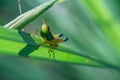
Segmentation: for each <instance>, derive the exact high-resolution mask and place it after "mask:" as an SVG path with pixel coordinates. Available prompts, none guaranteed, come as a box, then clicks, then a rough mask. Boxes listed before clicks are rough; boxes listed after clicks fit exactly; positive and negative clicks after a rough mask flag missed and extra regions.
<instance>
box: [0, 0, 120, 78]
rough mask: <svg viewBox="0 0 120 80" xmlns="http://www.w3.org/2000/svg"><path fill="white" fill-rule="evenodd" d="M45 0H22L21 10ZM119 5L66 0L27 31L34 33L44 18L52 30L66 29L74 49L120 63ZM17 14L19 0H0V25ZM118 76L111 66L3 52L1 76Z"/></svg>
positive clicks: (105, 1)
mask: <svg viewBox="0 0 120 80" xmlns="http://www.w3.org/2000/svg"><path fill="white" fill-rule="evenodd" d="M46 1H48V0H21V5H22V12H23V13H24V12H26V11H28V10H30V9H32V8H34V7H36V6H38V5H39V4H42V3H44V2H46ZM119 8H120V1H119V0H94V1H93V0H66V1H65V2H63V3H57V4H55V5H54V6H53V7H52V8H50V9H49V10H48V11H46V12H45V13H43V14H42V15H41V16H40V17H38V18H37V19H36V20H34V21H33V22H32V23H30V24H29V25H27V27H26V28H25V32H27V33H34V32H35V29H36V28H39V27H40V26H41V20H42V19H44V20H45V22H46V23H47V24H48V25H49V26H51V27H52V28H51V29H52V32H55V33H63V34H64V35H65V36H68V37H69V41H68V42H66V43H64V44H63V45H64V46H66V47H69V48H70V49H72V50H73V51H74V52H75V53H78V54H81V55H87V56H90V57H92V58H94V59H98V60H102V61H104V62H107V63H110V64H112V65H116V66H120V49H119V48H120V42H119V41H120V9H119ZM17 16H19V9H18V1H17V0H12V1H11V0H0V25H5V24H7V23H8V22H10V21H11V20H13V19H15V18H16V17H17ZM8 36H9V35H8ZM66 51H67V50H66ZM119 79H120V71H119V70H115V69H112V68H98V67H90V66H83V65H72V64H65V63H56V62H50V61H40V60H34V59H30V58H21V57H11V56H5V55H0V80H119Z"/></svg>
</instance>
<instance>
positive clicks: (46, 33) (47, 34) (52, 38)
mask: <svg viewBox="0 0 120 80" xmlns="http://www.w3.org/2000/svg"><path fill="white" fill-rule="evenodd" d="M37 33H39V34H40V35H41V37H42V38H43V39H44V44H48V45H49V46H50V49H49V50H48V54H49V57H51V53H54V49H55V48H57V47H58V45H59V43H62V42H66V41H67V40H68V38H63V39H62V38H60V37H62V36H63V34H54V33H52V32H51V31H50V27H49V26H48V25H47V24H46V23H45V22H44V20H43V21H42V26H41V30H39V29H36V34H37Z"/></svg>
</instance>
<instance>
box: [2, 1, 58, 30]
mask: <svg viewBox="0 0 120 80" xmlns="http://www.w3.org/2000/svg"><path fill="white" fill-rule="evenodd" d="M55 2H57V0H50V1H48V2H46V3H44V4H42V5H39V6H38V7H36V8H33V9H31V10H29V11H27V12H25V13H24V14H22V15H20V16H18V17H17V18H15V19H14V20H13V21H11V22H9V23H8V24H6V25H4V27H7V28H9V29H13V28H14V29H17V30H21V29H22V28H24V27H25V26H26V25H27V24H28V23H30V22H32V21H33V20H34V19H35V18H37V17H38V16H39V15H41V14H42V13H43V12H44V11H46V10H47V9H49V8H50V7H52V6H53V5H54V3H55Z"/></svg>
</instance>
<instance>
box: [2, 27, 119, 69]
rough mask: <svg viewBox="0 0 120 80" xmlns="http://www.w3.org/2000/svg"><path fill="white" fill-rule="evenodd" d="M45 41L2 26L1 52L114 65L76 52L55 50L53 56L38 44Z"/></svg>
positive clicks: (89, 64) (97, 64)
mask: <svg viewBox="0 0 120 80" xmlns="http://www.w3.org/2000/svg"><path fill="white" fill-rule="evenodd" d="M8 35H9V36H8ZM43 42H44V41H43V40H42V38H40V37H37V36H36V37H35V36H33V35H32V34H27V33H24V32H20V31H17V30H10V29H6V28H3V27H0V43H1V45H0V54H4V55H12V56H24V57H28V56H29V57H31V58H35V59H42V60H48V61H51V60H52V61H56V62H62V63H71V64H81V65H88V66H97V67H113V68H117V67H115V66H112V65H110V64H106V63H104V62H100V61H97V60H94V59H91V58H89V57H86V56H81V55H76V54H74V53H69V52H64V51H60V50H55V53H54V54H52V56H51V57H49V56H48V50H49V48H46V47H45V46H42V45H40V46H39V47H38V45H39V44H40V43H43Z"/></svg>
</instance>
